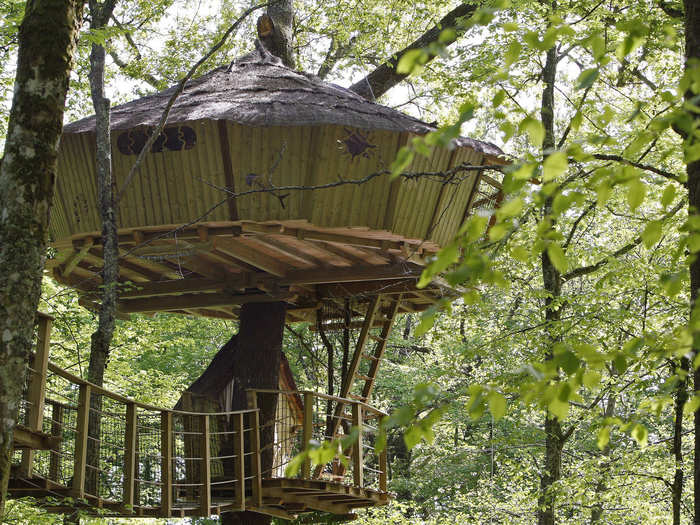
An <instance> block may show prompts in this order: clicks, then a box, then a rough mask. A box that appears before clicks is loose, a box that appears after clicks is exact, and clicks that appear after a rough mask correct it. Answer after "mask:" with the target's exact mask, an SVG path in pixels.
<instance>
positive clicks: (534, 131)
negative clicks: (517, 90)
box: [519, 116, 544, 148]
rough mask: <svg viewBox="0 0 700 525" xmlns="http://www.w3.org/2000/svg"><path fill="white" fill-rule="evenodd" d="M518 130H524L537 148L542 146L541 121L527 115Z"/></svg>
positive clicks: (542, 127)
mask: <svg viewBox="0 0 700 525" xmlns="http://www.w3.org/2000/svg"><path fill="white" fill-rule="evenodd" d="M519 129H520V132H521V133H522V132H525V133H527V134H528V136H529V137H530V142H532V145H533V146H537V147H538V148H540V147H542V141H543V140H544V126H543V125H542V123H541V122H540V121H539V120H537V119H536V118H534V117H531V116H527V117H525V118H524V119H523V120H522V121H521V122H520V126H519Z"/></svg>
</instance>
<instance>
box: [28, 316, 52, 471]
mask: <svg viewBox="0 0 700 525" xmlns="http://www.w3.org/2000/svg"><path fill="white" fill-rule="evenodd" d="M37 318H38V321H39V323H38V324H39V328H38V336H37V342H36V352H35V354H34V360H33V362H32V370H33V372H29V373H30V376H29V390H28V392H27V401H29V408H28V413H27V426H28V427H29V429H30V430H35V431H39V432H40V431H41V430H42V423H43V420H44V399H45V396H46V375H47V371H48V367H49V343H50V341H51V322H52V320H53V318H52V317H51V316H48V315H46V314H44V313H42V312H37ZM33 463H34V451H33V450H25V451H24V452H23V453H22V464H21V467H20V469H21V471H22V472H23V474H24V475H25V476H26V477H27V478H31V477H32V467H33Z"/></svg>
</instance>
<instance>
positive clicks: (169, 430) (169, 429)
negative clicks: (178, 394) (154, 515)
mask: <svg viewBox="0 0 700 525" xmlns="http://www.w3.org/2000/svg"><path fill="white" fill-rule="evenodd" d="M160 428H161V438H160V439H161V441H160V446H161V467H160V468H161V483H162V486H161V496H160V509H161V516H163V517H170V513H171V511H172V507H173V414H172V412H168V411H167V410H165V411H163V412H161V413H160Z"/></svg>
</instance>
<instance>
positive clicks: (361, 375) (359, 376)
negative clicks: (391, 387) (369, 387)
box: [355, 374, 374, 381]
mask: <svg viewBox="0 0 700 525" xmlns="http://www.w3.org/2000/svg"><path fill="white" fill-rule="evenodd" d="M355 377H357V378H358V379H363V380H365V381H374V378H373V377H370V376H366V375H363V374H355Z"/></svg>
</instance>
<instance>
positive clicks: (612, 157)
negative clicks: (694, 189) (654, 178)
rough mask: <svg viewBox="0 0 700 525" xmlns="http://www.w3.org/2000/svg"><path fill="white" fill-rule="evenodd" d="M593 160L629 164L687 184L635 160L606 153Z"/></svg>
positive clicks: (678, 178) (668, 173) (674, 176)
mask: <svg viewBox="0 0 700 525" xmlns="http://www.w3.org/2000/svg"><path fill="white" fill-rule="evenodd" d="M593 158H596V159H598V160H610V161H613V162H619V163H621V164H627V165H629V166H634V167H635V168H639V169H640V170H644V171H649V172H651V173H656V174H657V175H661V176H662V177H666V178H667V179H670V180H673V181H676V182H678V183H680V184H685V182H683V181H682V180H681V178H680V177H679V176H678V175H676V174H675V173H671V172H670V171H666V170H663V169H661V168H657V167H656V166H651V165H649V164H642V163H641V162H635V161H633V160H629V159H626V158H624V157H622V156H620V155H607V154H605V153H596V154H594V155H593Z"/></svg>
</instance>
